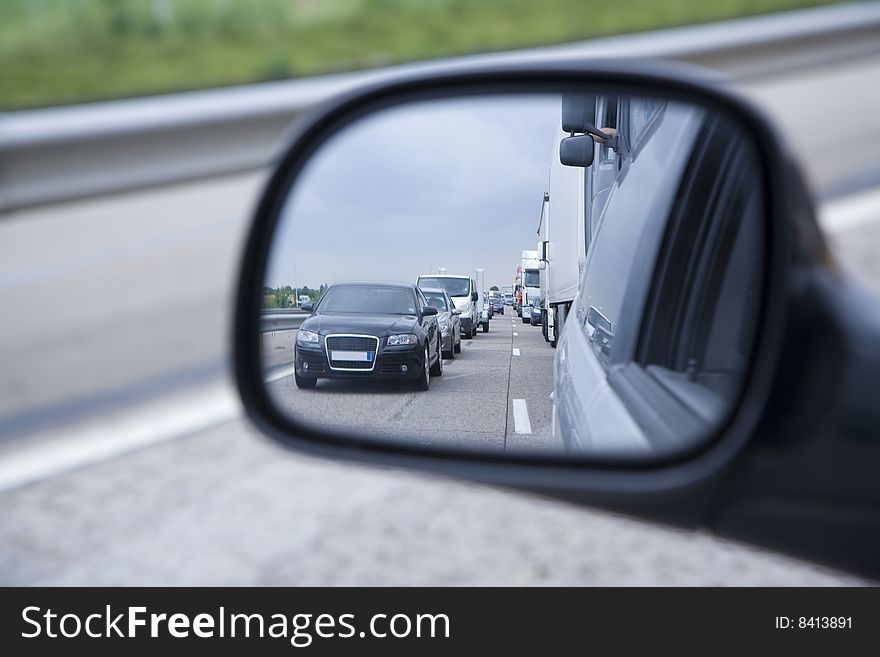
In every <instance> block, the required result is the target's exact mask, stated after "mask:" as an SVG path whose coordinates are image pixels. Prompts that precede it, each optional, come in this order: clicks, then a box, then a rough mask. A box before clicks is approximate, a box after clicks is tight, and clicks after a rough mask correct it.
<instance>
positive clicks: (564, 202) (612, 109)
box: [538, 94, 617, 347]
mask: <svg viewBox="0 0 880 657" xmlns="http://www.w3.org/2000/svg"><path fill="white" fill-rule="evenodd" d="M616 110H617V108H616V100H615V99H614V98H609V97H602V96H600V97H596V96H593V95H590V94H565V95H564V96H563V99H562V111H561V120H560V125H559V128H558V130H557V132H556V136H555V139H554V142H553V153H554V155H555V156H554V157H552V158H551V159H550V173H549V180H548V183H547V192H545V194H544V203H543V205H542V207H541V219H540V222H539V225H538V235H539V241H538V251H539V252H540V254H541V255H540V258H541V298H542V299H543V300H544V301H543V304H542V308H541V310H542V313H541V314H542V317H541V319H542V331H543V333H544V339H545V340H547V341H548V342H549V343H550V345H551V346H553V347H555V346H556V343H557V341H558V340H559V337H560V335H561V333H562V328H563V326H564V325H565V320H566V318H567V317H568V314H569V311H570V310H571V306H572V303H573V302H574V300H575V298H576V297H577V293H578V286H579V285H580V279H581V274H582V273H583V271H584V268H585V266H586V254H587V250H588V249H589V245H590V240H591V237H592V227H593V226H594V225H595V224H596V223H597V221H598V216H599V215H600V213H601V211H602V210H603V209H604V206H605V203H606V202H607V195H608V193H609V191H610V187H611V183H612V182H613V180H614V179H615V175H616V173H617V161H616V152H615V151H614V150H612V149H610V148H608V147H607V146H606V145H599V146H598V147H594V146H593V145H592V141H593V140H592V138H591V137H590V136H589V135H584V136H583V137H571V135H572V134H573V133H585V132H588V131H589V130H592V129H594V126H593V124H594V123H595V122H596V118H597V117H600V120H599V123H600V124H601V125H602V126H603V127H606V128H607V127H614V126H615V124H616ZM574 139H589V140H590V141H589V147H588V148H589V155H590V157H588V158H587V159H588V160H589V163H587V162H586V161H585V162H581V163H576V162H574V163H573V162H568V164H563V163H562V159H563V158H562V157H561V153H562V149H563V146H564V144H563V142H566V141H568V142H571V141H573V140H574ZM594 151H598V153H596V154H595V155H596V157H595V161H594V158H593V155H594ZM606 178H607V180H606Z"/></svg>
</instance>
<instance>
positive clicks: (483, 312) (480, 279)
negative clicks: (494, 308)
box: [474, 268, 489, 333]
mask: <svg viewBox="0 0 880 657" xmlns="http://www.w3.org/2000/svg"><path fill="white" fill-rule="evenodd" d="M476 281H477V296H478V297H479V298H478V299H477V302H476V309H475V311H474V317H478V318H479V319H478V322H479V324H480V326H482V327H483V333H488V332H489V308H487V307H486V299H485V297H484V296H483V292H484V290H485V289H486V282H485V280H484V276H483V270H482V269H480V268H477V271H476Z"/></svg>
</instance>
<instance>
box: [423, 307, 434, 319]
mask: <svg viewBox="0 0 880 657" xmlns="http://www.w3.org/2000/svg"><path fill="white" fill-rule="evenodd" d="M436 314H437V309H436V308H435V307H434V306H425V309H424V310H422V317H428V316H429V315H436Z"/></svg>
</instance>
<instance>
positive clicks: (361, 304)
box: [318, 285, 417, 315]
mask: <svg viewBox="0 0 880 657" xmlns="http://www.w3.org/2000/svg"><path fill="white" fill-rule="evenodd" d="M318 311H319V312H321V313H360V314H380V315H381V314H391V315H415V314H417V313H416V299H415V297H414V296H413V294H412V292H411V291H410V290H407V289H406V288H402V287H379V286H376V287H371V286H367V285H338V286H333V287H331V288H330V289H329V290H327V292H326V294H325V295H324V298H323V299H321V303H320V305H319V306H318Z"/></svg>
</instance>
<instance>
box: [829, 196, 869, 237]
mask: <svg viewBox="0 0 880 657" xmlns="http://www.w3.org/2000/svg"><path fill="white" fill-rule="evenodd" d="M878 220H880V189H871V190H868V191H866V192H861V193H859V194H853V195H852V196H846V197H844V198H841V199H838V200H834V201H830V202H828V203H825V204H823V205H820V206H819V225H821V226H822V228H824V229H825V230H827V231H828V232H830V233H836V232H839V231H842V230H848V229H850V228H858V227H859V226H864V225H865V224H869V223H871V222H874V221H878Z"/></svg>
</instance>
